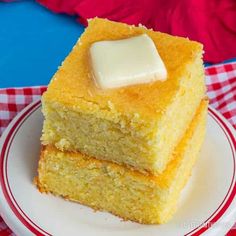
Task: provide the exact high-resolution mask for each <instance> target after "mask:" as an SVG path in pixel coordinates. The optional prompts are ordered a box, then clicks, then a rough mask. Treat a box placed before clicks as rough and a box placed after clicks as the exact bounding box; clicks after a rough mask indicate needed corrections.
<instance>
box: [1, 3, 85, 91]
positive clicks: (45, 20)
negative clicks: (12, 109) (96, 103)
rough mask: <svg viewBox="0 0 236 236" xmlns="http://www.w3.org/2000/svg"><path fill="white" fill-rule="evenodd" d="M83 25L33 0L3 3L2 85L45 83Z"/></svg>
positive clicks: (79, 33) (69, 48)
mask: <svg viewBox="0 0 236 236" xmlns="http://www.w3.org/2000/svg"><path fill="white" fill-rule="evenodd" d="M83 31H84V27H83V26H82V25H80V24H78V22H76V19H75V18H74V17H72V16H66V15H62V14H60V15H59V14H53V13H51V12H50V11H48V10H47V9H46V8H44V7H42V6H40V5H39V4H37V3H35V2H34V1H19V2H11V3H2V2H1V3H0V52H1V54H0V88H4V87H14V86H31V85H46V84H48V82H49V80H50V79H51V77H52V75H53V74H54V72H55V71H56V70H57V67H58V66H59V65H60V63H61V62H62V61H63V59H64V58H65V57H66V55H67V54H68V53H69V52H70V50H71V49H72V47H73V45H74V44H75V42H76V41H77V39H78V37H79V36H80V35H81V33H82V32H83Z"/></svg>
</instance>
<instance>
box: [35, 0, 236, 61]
mask: <svg viewBox="0 0 236 236" xmlns="http://www.w3.org/2000/svg"><path fill="white" fill-rule="evenodd" d="M37 1H38V2H39V3H41V4H42V5H44V6H46V7H47V8H48V9H50V10H52V11H54V12H57V13H67V14H70V15H76V16H78V20H79V21H80V22H81V23H83V24H84V25H86V23H87V19H89V18H92V17H95V16H98V17H103V18H108V19H110V20H114V21H119V22H125V23H128V24H135V25H138V24H139V23H141V24H143V25H145V26H146V27H147V28H153V29H154V30H158V31H162V32H166V33H169V34H172V35H177V36H184V37H189V38H190V39H192V40H197V41H199V42H201V43H203V44H204V48H205V55H204V60H205V61H208V62H212V63H218V62H221V61H223V60H227V59H229V58H233V57H235V56H236V46H235V42H236V1H235V0H221V1H219V0H210V1H206V0H181V1H176V0H116V1H111V0H37Z"/></svg>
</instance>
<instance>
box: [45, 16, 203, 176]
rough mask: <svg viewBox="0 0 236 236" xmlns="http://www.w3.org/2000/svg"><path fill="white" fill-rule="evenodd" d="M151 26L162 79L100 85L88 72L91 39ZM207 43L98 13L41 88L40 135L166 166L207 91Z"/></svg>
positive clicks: (116, 158)
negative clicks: (161, 63)
mask: <svg viewBox="0 0 236 236" xmlns="http://www.w3.org/2000/svg"><path fill="white" fill-rule="evenodd" d="M144 33H145V34H147V35H148V36H149V37H150V38H151V39H152V40H153V42H154V43H155V45H156V47H157V48H158V52H159V53H160V56H161V58H162V59H163V61H164V63H165V65H166V67H167V71H168V78H167V80H166V81H165V82H158V81H157V82H155V83H150V84H146V85H135V86H130V87H126V88H120V89H112V90H99V89H97V88H96V86H95V85H94V83H93V80H92V79H91V78H90V70H91V68H90V66H89V63H88V51H89V48H90V46H91V44H92V43H94V42H98V41H101V40H117V39H123V38H128V37H131V36H136V35H140V34H144ZM201 56H202V45H201V44H199V43H197V42H193V41H190V40H188V39H184V38H180V37H174V36H170V35H167V34H163V33H159V32H153V31H151V30H147V29H145V28H143V27H132V26H129V25H126V24H121V23H116V22H111V21H108V20H104V19H98V18H95V19H94V20H91V21H90V22H89V26H88V27H87V29H86V30H85V33H84V34H83V35H82V37H81V38H80V40H79V42H78V43H77V44H76V46H75V47H74V48H73V50H72V52H71V53H70V55H69V56H68V57H67V58H66V60H65V61H64V63H63V64H62V66H61V68H60V69H59V70H58V72H57V73H56V74H55V76H54V79H53V80H52V81H51V83H50V85H49V87H48V90H47V92H46V93H45V94H44V95H43V100H42V104H43V113H44V116H45V122H44V127H43V135H42V139H41V140H42V143H43V144H44V145H55V146H56V147H57V148H58V149H60V150H67V151H80V152H82V153H84V154H87V155H89V156H93V157H96V158H98V159H103V160H110V161H113V162H116V163H122V164H125V165H129V166H132V167H133V168H135V169H137V170H140V171H143V172H151V173H161V172H162V171H163V170H164V169H165V167H166V165H167V163H168V162H169V161H170V157H171V153H172V152H173V150H174V148H175V147H176V146H177V144H178V143H179V141H180V140H181V138H182V137H183V135H184V133H185V131H186V129H187V127H188V126H189V124H190V122H191V120H192V119H193V117H194V114H195V112H196V110H197V107H198V106H199V104H200V101H201V99H202V98H203V97H204V96H205V84H204V73H203V65H202V59H201Z"/></svg>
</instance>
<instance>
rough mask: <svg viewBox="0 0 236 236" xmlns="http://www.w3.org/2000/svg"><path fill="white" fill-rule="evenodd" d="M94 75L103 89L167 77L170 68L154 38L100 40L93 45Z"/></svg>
mask: <svg viewBox="0 0 236 236" xmlns="http://www.w3.org/2000/svg"><path fill="white" fill-rule="evenodd" d="M90 57H91V62H92V69H93V76H94V79H95V82H96V84H97V85H98V86H99V87H101V88H102V89H108V88H117V87H124V86H129V85H134V84H143V83H150V82H154V81H156V80H161V81H163V80H165V79H166V77H167V71H166V68H165V65H164V63H163V61H162V59H161V57H160V55H159V54H158V51H157V49H156V46H155V44H154V43H153V41H152V39H151V38H150V37H149V36H148V35H146V34H142V35H139V36H136V37H132V38H127V39H121V40H114V41H100V42H96V43H93V44H92V45H91V47H90Z"/></svg>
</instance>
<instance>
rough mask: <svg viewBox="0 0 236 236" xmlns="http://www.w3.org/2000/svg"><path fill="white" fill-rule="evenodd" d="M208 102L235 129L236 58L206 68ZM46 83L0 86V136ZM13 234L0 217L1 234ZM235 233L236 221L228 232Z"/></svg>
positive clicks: (230, 234) (0, 235)
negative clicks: (17, 86) (233, 60)
mask: <svg viewBox="0 0 236 236" xmlns="http://www.w3.org/2000/svg"><path fill="white" fill-rule="evenodd" d="M206 85H207V89H208V97H209V98H210V104H211V106H213V107H214V108H215V109H217V110H218V111H219V112H221V114H223V116H224V117H225V118H226V119H227V120H228V121H229V122H230V123H231V124H232V125H233V126H234V128H235V129H236V62H231V63H227V64H219V65H214V66H209V67H207V68H206ZM45 90H46V87H45V86H37V87H28V88H6V89H0V136H1V134H2V132H3V130H4V129H5V128H6V127H7V125H8V124H9V122H10V121H11V120H12V119H13V118H14V116H15V115H16V114H17V113H18V112H20V111H21V110H22V109H23V108H24V107H25V106H27V105H28V104H29V103H31V102H32V101H35V100H37V99H39V98H40V97H41V94H42V93H43V92H44V91H45ZM9 235H14V234H13V233H12V232H11V230H10V229H9V228H8V227H7V225H6V224H5V223H4V221H3V220H2V219H1V218H0V236H9ZM227 235H228V236H233V235H236V225H235V226H234V227H233V228H232V229H231V230H230V232H229V233H228V234H227Z"/></svg>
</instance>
